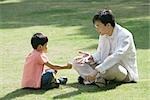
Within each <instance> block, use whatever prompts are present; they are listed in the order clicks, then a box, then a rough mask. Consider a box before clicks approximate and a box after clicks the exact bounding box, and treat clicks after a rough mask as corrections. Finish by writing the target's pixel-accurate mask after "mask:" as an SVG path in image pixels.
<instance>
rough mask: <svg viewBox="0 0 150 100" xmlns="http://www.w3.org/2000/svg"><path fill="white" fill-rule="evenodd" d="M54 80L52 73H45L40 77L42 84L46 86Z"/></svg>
mask: <svg viewBox="0 0 150 100" xmlns="http://www.w3.org/2000/svg"><path fill="white" fill-rule="evenodd" d="M53 80H54V75H53V72H46V73H44V74H43V75H42V84H43V85H44V84H48V83H50V82H52V81H53Z"/></svg>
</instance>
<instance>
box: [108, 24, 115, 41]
mask: <svg viewBox="0 0 150 100" xmlns="http://www.w3.org/2000/svg"><path fill="white" fill-rule="evenodd" d="M116 33H117V24H116V23H115V27H114V29H113V33H112V35H111V36H108V37H109V38H111V39H113V38H114V36H115V35H116Z"/></svg>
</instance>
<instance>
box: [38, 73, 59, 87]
mask: <svg viewBox="0 0 150 100" xmlns="http://www.w3.org/2000/svg"><path fill="white" fill-rule="evenodd" d="M57 87H59V84H57V82H56V79H55V78H54V76H53V72H51V71H48V72H45V73H44V74H43V75H42V79H41V89H44V90H48V89H52V88H57Z"/></svg>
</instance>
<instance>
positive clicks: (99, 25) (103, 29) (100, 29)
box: [95, 20, 109, 35]
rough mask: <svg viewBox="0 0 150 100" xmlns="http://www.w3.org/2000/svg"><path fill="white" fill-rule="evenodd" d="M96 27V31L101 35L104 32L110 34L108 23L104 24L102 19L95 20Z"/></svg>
mask: <svg viewBox="0 0 150 100" xmlns="http://www.w3.org/2000/svg"><path fill="white" fill-rule="evenodd" d="M95 28H96V31H97V32H98V33H99V34H100V35H104V34H108V30H109V28H108V25H107V24H106V25H104V24H103V23H102V22H101V21H99V20H97V21H95Z"/></svg>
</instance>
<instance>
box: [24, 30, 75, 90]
mask: <svg viewBox="0 0 150 100" xmlns="http://www.w3.org/2000/svg"><path fill="white" fill-rule="evenodd" d="M47 42H48V38H47V36H44V35H43V34H42V33H36V34H34V35H33V36H32V38H31V45H32V47H33V51H32V52H31V53H29V55H28V56H27V58H26V61H25V64H24V70H23V77H22V88H33V89H46V90H48V89H52V88H58V87H59V84H60V83H62V84H65V83H66V81H67V79H66V78H64V79H63V78H61V79H59V81H57V80H56V79H55V78H54V74H55V73H56V71H57V70H59V69H71V68H72V65H71V64H67V65H65V66H59V65H53V64H51V63H50V62H49V60H48V57H47V56H46V54H45V53H47ZM47 67H49V69H48V68H47Z"/></svg>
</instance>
